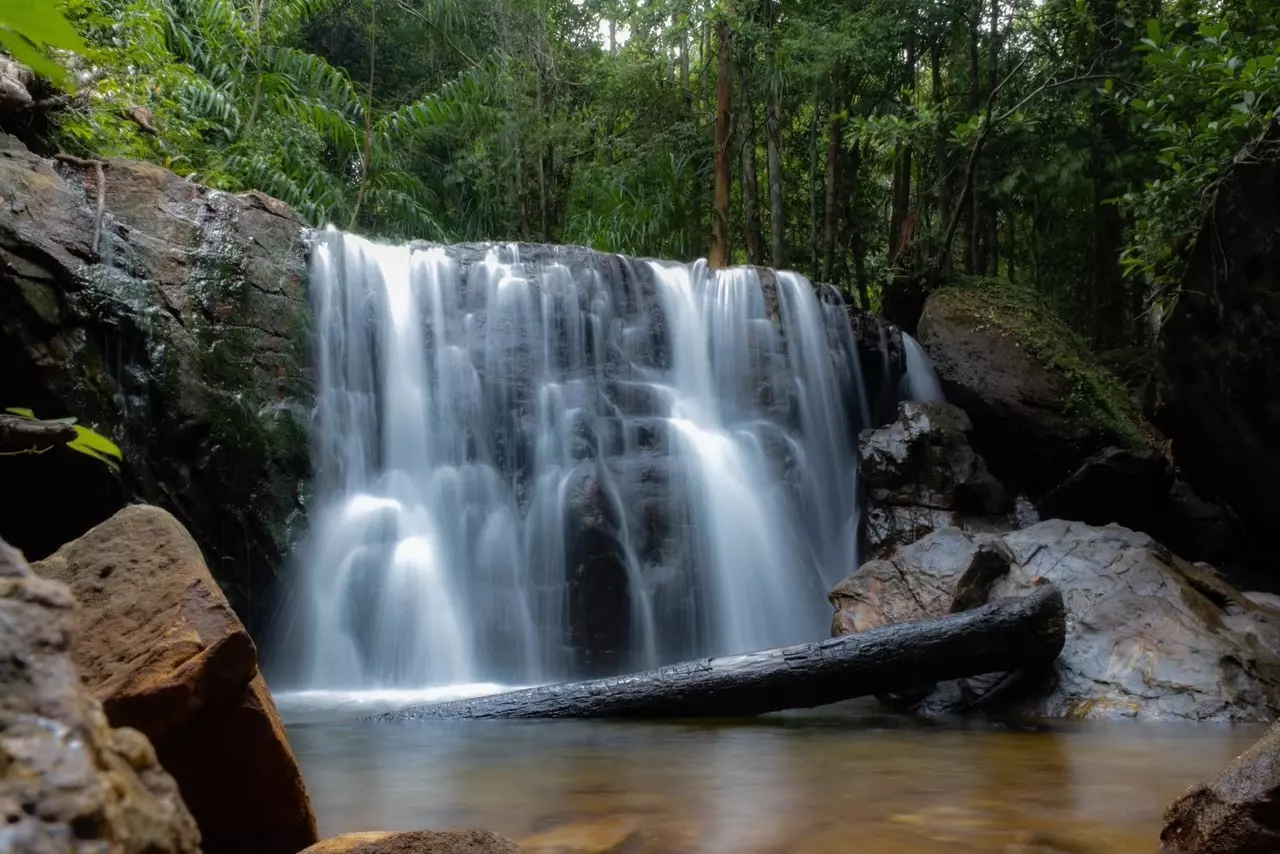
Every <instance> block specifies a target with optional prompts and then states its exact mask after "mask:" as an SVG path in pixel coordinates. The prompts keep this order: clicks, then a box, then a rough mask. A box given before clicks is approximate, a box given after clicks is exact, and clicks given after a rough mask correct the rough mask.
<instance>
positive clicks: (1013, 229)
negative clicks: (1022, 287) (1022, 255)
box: [1004, 207, 1018, 282]
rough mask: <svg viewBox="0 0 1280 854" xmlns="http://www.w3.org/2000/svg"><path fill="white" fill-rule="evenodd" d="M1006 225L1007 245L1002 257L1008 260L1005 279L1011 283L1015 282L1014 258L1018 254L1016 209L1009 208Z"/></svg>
mask: <svg viewBox="0 0 1280 854" xmlns="http://www.w3.org/2000/svg"><path fill="white" fill-rule="evenodd" d="M1005 221H1006V222H1007V223H1008V224H1009V225H1008V228H1007V230H1008V232H1009V243H1008V245H1007V248H1006V249H1005V253H1004V257H1006V258H1008V259H1009V260H1008V261H1007V262H1006V263H1005V270H1006V273H1005V275H1006V277H1007V278H1008V279H1009V281H1011V282H1016V281H1017V280H1018V279H1017V275H1016V273H1017V270H1016V269H1015V268H1014V256H1015V255H1016V254H1017V252H1018V210H1017V208H1013V207H1011V208H1009V216H1008V217H1006V218H1005Z"/></svg>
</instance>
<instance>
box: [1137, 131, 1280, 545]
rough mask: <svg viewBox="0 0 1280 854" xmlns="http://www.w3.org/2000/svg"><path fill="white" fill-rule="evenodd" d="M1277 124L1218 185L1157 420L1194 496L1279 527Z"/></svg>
mask: <svg viewBox="0 0 1280 854" xmlns="http://www.w3.org/2000/svg"><path fill="white" fill-rule="evenodd" d="M1278 211H1280V131H1276V132H1273V133H1272V135H1271V137H1270V138H1269V139H1264V140H1261V141H1259V142H1257V143H1256V144H1254V145H1253V146H1251V147H1249V148H1248V149H1246V150H1245V151H1244V152H1242V153H1241V155H1240V156H1239V157H1238V158H1237V159H1236V162H1235V163H1234V164H1233V165H1232V167H1231V169H1230V170H1229V171H1228V173H1227V175H1226V177H1225V178H1224V179H1223V181H1222V182H1221V184H1220V185H1219V187H1218V191H1217V195H1216V196H1215V198H1214V201H1213V204H1212V206H1211V208H1210V211H1209V214H1208V215H1207V216H1206V217H1205V220H1204V223H1203V225H1202V226H1201V231H1200V235H1199V238H1198V240H1197V241H1196V245H1195V248H1194V249H1193V251H1192V254H1191V258H1190V262H1189V264H1188V267H1187V273H1186V276H1185V277H1184V279H1183V282H1182V288H1181V291H1180V293H1179V295H1178V298H1177V302H1176V304H1175V305H1174V306H1173V308H1172V310H1171V311H1170V312H1169V315H1168V317H1167V319H1166V320H1165V322H1164V325H1163V327H1162V329H1161V334H1160V374H1161V376H1160V385H1159V389H1160V393H1159V401H1158V404H1157V407H1156V413H1155V417H1156V421H1157V423H1158V424H1159V426H1160V428H1161V429H1162V430H1163V431H1164V432H1165V433H1166V434H1167V435H1168V436H1169V437H1170V438H1171V439H1172V440H1173V455H1174V460H1175V461H1176V462H1177V463H1178V465H1179V466H1180V467H1181V468H1182V470H1183V471H1184V473H1185V474H1186V476H1187V478H1188V480H1190V481H1191V484H1192V485H1193V486H1194V487H1195V488H1196V490H1197V492H1199V493H1200V494H1201V495H1203V496H1204V497H1205V498H1208V499H1211V500H1214V499H1216V500H1221V501H1222V502H1223V503H1225V504H1227V505H1228V506H1229V507H1230V508H1231V510H1232V511H1233V512H1234V513H1235V514H1237V515H1238V516H1239V517H1240V518H1241V519H1242V520H1244V521H1245V522H1246V523H1247V524H1248V525H1249V527H1250V528H1252V529H1253V530H1255V531H1257V532H1258V533H1259V534H1263V533H1265V532H1267V531H1270V530H1275V528H1276V526H1277V525H1280V492H1277V490H1276V488H1275V484H1276V482H1277V481H1278V480H1280V214H1278V213H1277V212H1278Z"/></svg>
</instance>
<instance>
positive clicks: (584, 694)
mask: <svg viewBox="0 0 1280 854" xmlns="http://www.w3.org/2000/svg"><path fill="white" fill-rule="evenodd" d="M1065 637H1066V608H1065V606H1064V605H1063V601H1062V594H1061V593H1060V592H1059V591H1058V589H1057V588H1056V587H1054V586H1052V585H1044V586H1043V587H1040V588H1038V589H1037V590H1035V591H1034V592H1033V593H1031V595H1029V596H1027V597H1026V598H1023V599H1004V600H1000V601H998V602H994V603H991V604H988V605H984V606H982V607H981V608H976V609H974V610H972V611H963V612H961V613H958V614H948V615H947V616H945V617H936V618H934V619H928V620H917V621H914V622H907V623H896V624H894V625H888V626H882V627H880V628H878V629H872V630H870V631H867V632H862V633H861V634H856V635H845V636H844V637H839V638H830V639H828V640H824V641H817V642H815V643H806V644H800V645H799V646H791V647H785V648H782V649H771V650H765V651H763V652H753V653H747V654H744V655H732V656H727V657H725V658H711V659H705V658H704V659H700V660H698V661H686V662H684V663H681V664H672V665H669V666H667V667H662V668H659V669H657V670H649V671H646V672H643V673H635V674H632V675H629V676H623V677H618V678H610V679H592V680H589V681H586V682H565V683H561V684H558V685H545V686H542V687H538V688H528V689H525V690H523V691H511V692H509V693H505V694H495V695H493V696H490V697H481V698H479V699H475V700H458V701H453V702H447V703H438V704H435V705H428V706H414V707H410V708H408V709H404V710H402V711H398V712H391V713H389V714H386V715H382V716H380V719H382V720H399V721H404V720H419V719H429V718H648V719H654V718H725V717H749V716H754V715H760V714H764V713H766V712H775V711H781V710H783V709H806V708H813V707H815V706H825V705H828V704H830V703H837V702H840V701H841V700H848V699H851V698H853V697H865V696H870V695H878V694H892V693H895V692H899V691H905V690H911V689H914V688H917V687H919V686H920V685H928V684H931V683H934V682H942V681H945V680H948V679H962V678H964V677H967V676H979V675H982V674H985V673H1001V672H1012V671H1021V670H1027V669H1032V670H1034V669H1039V668H1043V667H1046V666H1047V665H1049V664H1051V663H1052V662H1053V660H1054V659H1055V658H1057V657H1058V653H1060V652H1061V651H1062V645H1063V643H1064V641H1065Z"/></svg>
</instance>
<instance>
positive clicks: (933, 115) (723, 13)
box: [0, 0, 1280, 363]
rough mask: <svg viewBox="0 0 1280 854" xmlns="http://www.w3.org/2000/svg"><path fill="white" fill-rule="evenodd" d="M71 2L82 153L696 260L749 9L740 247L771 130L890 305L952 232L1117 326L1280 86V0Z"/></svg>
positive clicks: (303, 207) (811, 239) (312, 210)
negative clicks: (726, 70)
mask: <svg viewBox="0 0 1280 854" xmlns="http://www.w3.org/2000/svg"><path fill="white" fill-rule="evenodd" d="M29 2H38V0H29ZM60 2H62V3H64V5H65V8H66V10H67V14H68V16H69V19H70V20H71V21H72V23H73V25H74V27H75V29H76V31H77V32H78V33H79V34H80V36H81V37H82V42H83V44H81V45H80V46H79V47H78V48H77V54H76V55H75V56H74V57H67V56H65V55H64V54H63V53H62V52H57V53H56V55H57V57H58V58H59V61H65V63H66V64H67V65H68V66H69V68H70V69H71V70H72V71H73V72H74V76H75V78H76V79H77V80H78V81H79V85H80V89H81V92H80V94H79V95H78V96H77V97H76V98H75V99H74V101H73V103H72V106H71V108H70V109H69V110H68V111H66V112H64V113H63V114H61V116H60V117H59V119H58V131H57V138H56V139H54V140H53V141H52V142H53V144H54V145H57V146H59V147H61V148H63V149H64V150H66V151H68V152H72V153H77V154H82V155H86V156H105V155H123V156H130V157H136V158H142V159H148V160H153V161H155V162H158V163H161V164H162V165H165V166H167V167H169V168H171V169H173V170H175V171H177V172H179V173H181V174H184V175H188V176H190V177H191V178H192V179H193V180H198V181H201V182H203V183H206V184H209V185H212V186H215V187H220V188H225V189H228V190H243V189H249V188H256V189H259V190H263V191H265V192H267V193H269V194H271V195H273V196H277V197H279V198H281V199H283V200H284V201H285V202H287V203H289V204H290V205H292V206H294V207H295V208H296V209H297V210H299V211H300V212H301V213H302V214H303V216H304V217H306V218H307V219H308V220H309V221H310V222H312V223H313V224H316V225H320V224H324V223H328V222H333V223H336V224H337V225H339V226H341V227H346V228H355V229H357V230H361V231H365V232H369V233H373V234H375V235H378V236H383V237H388V238H414V237H418V238H435V239H455V240H456V239H461V240H480V239H488V240H505V239H519V240H546V241H552V242H575V243H586V244H590V245H592V246H595V247H597V248H599V249H603V250H610V251H618V252H626V253H629V254H634V255H649V256H662V257H673V258H680V259H692V258H696V257H699V256H701V255H703V254H704V253H705V251H706V248H707V243H708V238H709V235H710V233H711V223H712V197H711V196H712V192H711V191H712V185H713V174H714V171H715V170H714V166H715V162H716V156H717V151H716V150H715V143H714V140H715V135H714V125H715V120H716V109H717V108H716V84H717V82H718V81H717V79H716V76H717V55H716V39H715V37H714V34H715V30H716V27H717V26H718V25H719V24H720V23H721V22H727V23H728V25H729V27H730V29H731V31H732V33H733V40H732V45H731V54H732V65H733V71H734V74H733V80H732V90H733V101H734V111H735V116H734V128H735V132H736V134H737V135H736V136H735V137H734V139H733V140H732V143H731V145H730V147H729V148H730V150H729V151H728V152H727V156H728V159H729V160H730V162H731V163H732V172H733V174H734V176H735V181H734V185H733V188H732V191H731V209H730V214H729V216H730V223H729V225H730V229H729V230H730V249H731V258H732V259H733V260H737V261H744V260H746V251H745V248H744V247H745V243H746V241H745V232H746V230H747V229H746V221H747V219H748V216H747V213H746V209H748V208H750V207H751V204H750V203H751V201H752V200H751V199H750V198H748V197H747V182H744V181H743V180H742V178H743V176H742V175H741V169H742V163H743V158H742V154H743V151H744V149H746V150H747V151H751V150H752V149H754V152H753V153H754V160H755V163H756V169H757V172H758V174H757V176H756V178H757V179H758V190H757V195H758V196H759V198H758V199H756V200H755V201H756V202H757V204H758V210H759V218H760V219H761V220H762V221H763V222H762V226H763V229H762V230H763V231H764V233H765V234H767V235H769V236H770V237H772V232H773V228H772V226H773V225H774V222H773V220H775V219H776V220H777V221H778V223H777V224H778V226H779V228H778V231H779V232H780V235H781V237H782V244H783V245H782V247H781V248H782V249H783V250H784V251H785V261H784V263H785V266H788V267H791V268H795V269H799V270H801V271H803V272H805V273H807V274H808V275H810V276H811V277H813V278H819V277H820V276H824V275H826V276H828V277H829V278H830V279H831V280H832V283H833V284H836V285H837V286H839V287H841V288H842V289H843V290H844V291H845V292H846V293H858V294H859V296H860V297H861V298H865V299H867V300H868V301H870V300H871V299H872V298H873V296H874V295H875V294H876V293H877V292H878V291H879V290H880V289H881V288H883V287H888V286H890V283H891V282H892V281H893V280H894V277H895V275H896V274H897V273H898V272H900V271H899V270H898V269H897V266H898V265H903V264H905V265H906V266H908V267H914V268H916V269H915V272H921V270H920V269H919V268H921V267H932V266H935V265H936V264H938V263H942V257H943V255H944V253H943V251H942V250H943V249H944V244H945V243H946V241H947V240H948V239H950V240H951V241H952V245H951V246H949V247H945V248H950V249H954V252H953V255H954V260H955V264H954V267H956V268H957V269H959V270H961V271H963V272H964V273H966V274H969V275H974V276H979V277H991V276H993V275H994V276H1002V277H1007V278H1012V279H1013V280H1014V281H1017V282H1018V283H1019V284H1023V285H1026V286H1028V287H1029V288H1031V289H1032V290H1034V291H1035V292H1036V293H1037V294H1039V295H1041V296H1042V297H1044V298H1046V299H1047V300H1049V301H1050V302H1051V303H1052V304H1053V305H1054V306H1055V307H1058V308H1059V309H1060V310H1061V311H1062V314H1063V316H1064V318H1065V319H1066V320H1067V321H1068V322H1069V324H1070V326H1071V327H1072V328H1073V329H1074V330H1076V331H1077V332H1078V333H1080V334H1081V336H1082V337H1083V338H1084V339H1085V340H1088V341H1090V342H1091V343H1094V344H1096V345H1102V346H1103V347H1105V348H1106V349H1114V350H1123V349H1125V348H1128V347H1139V348H1140V347H1143V346H1148V345H1149V343H1150V338H1151V324H1149V323H1147V319H1148V318H1149V317H1151V316H1154V314H1155V313H1154V312H1149V310H1148V309H1149V307H1150V303H1151V301H1152V300H1153V299H1156V298H1158V297H1159V296H1160V294H1162V293H1163V292H1164V291H1165V289H1166V288H1167V286H1169V285H1170V284H1171V283H1172V282H1173V281H1175V280H1176V278H1177V276H1178V274H1179V259H1180V257H1181V256H1180V253H1181V251H1182V248H1183V245H1184V238H1185V236H1186V235H1187V234H1188V233H1189V232H1190V231H1191V230H1192V229H1193V228H1194V226H1195V222H1196V219H1197V217H1198V216H1199V215H1200V213H1201V211H1202V210H1203V201H1204V198H1205V196H1206V194H1207V193H1208V192H1210V191H1211V189H1212V187H1213V184H1214V181H1215V180H1216V178H1217V176H1219V175H1220V174H1221V173H1222V170H1223V168H1224V167H1225V166H1226V165H1227V164H1228V163H1229V162H1230V160H1231V158H1232V157H1233V156H1234V155H1235V154H1236V152H1237V151H1238V150H1239V149H1240V146H1241V145H1242V144H1243V143H1244V142H1245V141H1247V140H1248V139H1249V138H1250V137H1252V136H1254V135H1256V134H1258V133H1259V132H1260V131H1262V130H1263V129H1264V128H1265V127H1266V126H1267V124H1268V123H1269V122H1272V121H1273V120H1274V117H1275V111H1276V103H1275V101H1276V98H1277V95H1276V93H1277V92H1280V79H1278V78H1280V60H1278V59H1277V57H1278V56H1280V33H1278V32H1277V26H1278V15H1280V13H1278V12H1277V10H1276V8H1275V4H1274V2H1271V0H1212V2H1211V0H1177V2H1167V0H1166V2H1164V3H1157V2H1154V0H1118V2H1110V0H1105V2H1104V0H1097V2H1082V0H981V2H979V0H971V2H965V3H954V2H948V3H944V2H942V0H905V2H904V0H864V2H860V3H856V4H839V3H825V2H818V0H787V2H785V3H783V2H781V0H737V2H734V3H732V4H730V3H725V2H723V0H694V2H692V3H690V2H677V0H646V2H644V3H636V2H621V0H501V2H496V0H60ZM23 8H26V7H23ZM993 13H994V14H993ZM993 17H994V18H995V24H994V25H995V30H994V31H993V30H992V18H993ZM1149 18H1150V19H1151V20H1150V22H1148V19H1149ZM2 20H3V19H0V21H2ZM29 23H30V22H29V21H28V24H29ZM0 26H6V24H4V23H0ZM19 29H20V27H19ZM4 32H10V33H12V32H15V30H13V29H12V28H11V29H9V30H3V29H0V33H4ZM610 33H613V34H614V35H615V36H616V38H615V39H614V40H613V42H612V43H611V41H610V36H609V34H610ZM37 42H38V43H39V44H41V45H52V46H55V47H60V46H65V44H63V45H58V44H55V42H63V43H66V33H65V32H62V33H61V35H46V36H39V35H38V34H37V36H36V37H32V36H28V41H27V42H26V43H25V44H27V45H28V46H30V47H32V48H34V47H35V45H36V44H37ZM908 56H910V57H911V58H912V62H911V63H910V64H908V62H907V61H906V60H907V57H908ZM775 94H778V95H779V97H778V102H777V103H778V109H777V112H776V113H775V112H774V111H773V108H772V103H771V99H772V97H773V96H774V95H775ZM744 104H746V105H747V108H748V109H749V110H750V119H751V121H750V122H746V121H743V119H745V118H746V115H745V114H744V113H743V105H744ZM988 104H989V105H990V106H988ZM136 107H144V108H145V109H146V110H147V111H149V113H150V115H151V116H152V121H151V123H150V124H151V125H152V127H153V130H154V132H151V131H149V130H148V129H147V128H144V127H143V126H141V125H140V124H139V123H138V122H137V121H136V120H134V119H133V118H131V116H135V115H136V112H135V110H134V108H136ZM775 121H776V128H777V134H776V136H775V137H774V140H775V141H776V144H777V145H776V149H775V151H774V154H775V156H776V160H777V162H778V163H780V166H781V174H782V182H781V186H780V187H779V188H778V189H779V191H780V192H779V193H778V194H777V196H776V199H774V198H771V196H770V193H769V185H768V180H767V172H766V169H767V166H766V164H767V162H768V152H767V144H766V130H767V129H768V128H769V127H770V126H771V124H772V123H773V122H775ZM748 125H750V126H753V127H754V137H753V138H751V139H745V138H744V135H743V134H742V131H743V130H744V129H745V127H747V126H748ZM833 139H834V142H835V144H834V145H831V144H830V143H831V142H832V141H833ZM748 146H750V147H751V148H747V147H748ZM975 152H976V154H975ZM747 159H748V160H749V159H750V158H747ZM971 160H972V162H973V166H974V168H973V169H972V170H970V169H969V168H968V165H969V162H970V161H971ZM829 173H830V174H833V175H834V176H835V179H836V185H835V186H834V187H832V188H828V187H827V175H828V174H829ZM828 189H831V190H832V192H831V193H830V194H828V192H827V190H828ZM961 197H963V204H961V203H960V200H961ZM828 198H830V199H831V204H832V209H831V210H830V211H828V209H827V200H828ZM775 202H776V203H775ZM829 214H830V216H831V219H832V221H833V223H834V226H835V227H834V229H833V230H832V233H831V237H830V240H831V242H832V245H831V246H829V247H828V246H826V245H825V244H826V241H827V239H828V238H827V231H826V222H827V218H828V215H829ZM953 222H954V225H955V228H954V234H952V235H950V237H948V232H949V231H951V230H952V229H951V228H950V227H951V225H952V224H953ZM904 224H907V225H909V228H908V231H909V232H910V240H911V245H910V246H909V247H907V249H906V251H904V252H898V253H897V254H896V255H894V257H892V258H891V257H890V249H891V245H892V242H891V239H890V234H891V232H892V234H893V237H894V239H895V240H896V238H897V237H898V236H899V235H901V234H902V233H903V231H902V229H903V226H904ZM766 242H771V241H766ZM828 251H829V255H830V257H831V259H832V262H831V266H830V269H829V270H827V269H825V268H826V264H825V261H826V257H827V255H828ZM766 260H768V259H766ZM1140 362H1141V360H1139V363H1140Z"/></svg>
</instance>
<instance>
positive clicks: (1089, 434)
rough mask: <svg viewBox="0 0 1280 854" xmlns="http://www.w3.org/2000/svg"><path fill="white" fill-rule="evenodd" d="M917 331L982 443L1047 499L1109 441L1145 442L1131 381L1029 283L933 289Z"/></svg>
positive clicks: (1001, 468)
mask: <svg viewBox="0 0 1280 854" xmlns="http://www.w3.org/2000/svg"><path fill="white" fill-rule="evenodd" d="M918 338H919V339H920V344H921V345H922V346H923V347H924V349H925V350H926V351H927V352H928V354H929V356H930V357H931V358H932V359H933V362H934V366H935V367H936V368H937V372H938V378H939V380H940V381H941V383H942V388H943V391H944V392H945V393H946V396H947V400H948V401H950V402H951V403H954V404H956V405H958V406H960V407H962V408H963V409H964V410H965V412H967V413H968V414H969V417H970V418H971V419H972V420H973V425H974V428H975V430H974V433H973V443H974V448H975V450H977V451H978V453H980V454H982V456H983V457H985V458H986V461H987V464H988V465H989V466H990V467H991V470H992V472H993V473H994V474H995V475H996V476H997V477H998V478H1000V480H1001V481H1003V482H1004V483H1005V485H1006V486H1008V487H1010V488H1011V489H1012V490H1014V491H1015V492H1026V493H1028V494H1029V495H1030V496H1031V497H1032V498H1033V499H1034V498H1039V497H1040V496H1041V495H1043V494H1044V493H1046V492H1047V491H1048V490H1049V489H1051V488H1052V487H1053V486H1055V485H1056V484H1057V483H1058V482H1059V481H1061V480H1062V479H1063V478H1065V477H1066V476H1067V475H1069V474H1070V473H1071V472H1073V471H1075V470H1076V469H1077V468H1079V467H1080V465H1081V464H1082V463H1083V462H1084V461H1085V460H1086V459H1087V458H1088V457H1089V456H1091V455H1092V454H1094V453H1096V452H1098V451H1100V450H1102V449H1103V448H1105V447H1108V446H1118V447H1133V448H1140V447H1142V446H1143V445H1144V439H1143V436H1142V433H1143V425H1142V424H1141V420H1140V416H1139V415H1138V412H1137V407H1136V406H1135V405H1134V404H1133V402H1132V401H1131V400H1130V399H1129V397H1128V395H1127V393H1126V392H1125V390H1124V389H1123V387H1121V386H1120V385H1119V383H1118V382H1117V381H1116V380H1115V379H1114V378H1112V377H1111V376H1110V374H1108V373H1107V372H1106V371H1105V370H1104V369H1102V368H1101V367H1099V366H1098V365H1096V364H1094V363H1093V361H1092V360H1091V359H1090V357H1089V355H1088V353H1087V351H1086V350H1085V349H1084V347H1083V345H1081V344H1080V343H1079V342H1078V341H1077V339H1076V338H1075V336H1074V335H1073V334H1072V333H1071V331H1070V330H1069V329H1068V328H1067V327H1066V325H1065V324H1064V323H1062V321H1061V320H1060V319H1059V318H1058V317H1057V316H1056V315H1055V314H1054V313H1053V312H1052V310H1051V309H1049V308H1048V307H1047V306H1046V305H1044V304H1043V303H1042V302H1041V301H1040V300H1039V298H1038V297H1036V296H1034V295H1032V294H1030V293H1029V292H1024V291H1022V290H1020V289H1018V288H1017V287H1015V286H1012V285H1007V284H1003V283H998V282H980V283H969V284H958V285H953V286H951V287H947V288H943V289H941V290H939V291H936V292H934V293H932V294H931V295H930V296H929V299H928V302H927V303H926V305H925V309H924V314H923V316H922V317H921V319H920V326H919V333H918Z"/></svg>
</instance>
